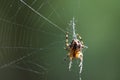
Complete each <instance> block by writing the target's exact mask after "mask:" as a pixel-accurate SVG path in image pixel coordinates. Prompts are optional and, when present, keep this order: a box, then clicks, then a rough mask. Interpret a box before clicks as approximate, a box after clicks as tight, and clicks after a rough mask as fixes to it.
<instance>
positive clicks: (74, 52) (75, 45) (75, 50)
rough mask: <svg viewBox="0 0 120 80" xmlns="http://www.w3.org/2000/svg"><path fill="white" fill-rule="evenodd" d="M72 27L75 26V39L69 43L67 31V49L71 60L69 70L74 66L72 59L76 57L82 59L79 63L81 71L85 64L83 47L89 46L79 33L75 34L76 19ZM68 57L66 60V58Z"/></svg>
mask: <svg viewBox="0 0 120 80" xmlns="http://www.w3.org/2000/svg"><path fill="white" fill-rule="evenodd" d="M72 27H73V40H72V41H71V43H70V44H69V42H68V32H67V33H66V42H65V44H66V48H65V49H66V50H67V51H68V54H67V56H66V58H67V57H69V59H70V62H69V71H70V69H71V66H72V60H73V59H74V58H76V59H80V63H79V67H80V73H81V72H82V66H83V64H82V63H83V53H82V49H83V48H87V46H85V45H84V43H83V41H82V38H81V36H80V35H79V34H75V23H74V19H73V21H72ZM66 58H65V59H64V60H66Z"/></svg>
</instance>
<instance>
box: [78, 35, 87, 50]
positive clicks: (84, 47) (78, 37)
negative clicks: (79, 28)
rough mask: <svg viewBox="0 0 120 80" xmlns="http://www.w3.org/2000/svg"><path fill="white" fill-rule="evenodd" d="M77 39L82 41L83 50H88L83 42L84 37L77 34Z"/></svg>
mask: <svg viewBox="0 0 120 80" xmlns="http://www.w3.org/2000/svg"><path fill="white" fill-rule="evenodd" d="M77 38H79V39H80V42H81V44H82V48H88V47H87V46H85V45H84V43H83V40H82V37H81V36H80V35H79V34H77Z"/></svg>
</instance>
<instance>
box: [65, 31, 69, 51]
mask: <svg viewBox="0 0 120 80" xmlns="http://www.w3.org/2000/svg"><path fill="white" fill-rule="evenodd" d="M65 45H66V50H69V42H68V32H66V41H65Z"/></svg>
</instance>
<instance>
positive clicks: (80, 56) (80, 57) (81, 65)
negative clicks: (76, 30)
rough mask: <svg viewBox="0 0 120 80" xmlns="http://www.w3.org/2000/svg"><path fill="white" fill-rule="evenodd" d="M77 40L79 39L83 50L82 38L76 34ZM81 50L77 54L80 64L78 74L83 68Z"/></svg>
mask: <svg viewBox="0 0 120 80" xmlns="http://www.w3.org/2000/svg"><path fill="white" fill-rule="evenodd" d="M77 38H79V39H80V43H81V47H82V48H84V47H85V46H84V43H83V40H82V37H81V36H80V35H79V34H77ZM82 48H81V49H80V51H79V52H78V54H79V59H80V64H79V67H80V72H79V73H81V72H82V67H83V53H82Z"/></svg>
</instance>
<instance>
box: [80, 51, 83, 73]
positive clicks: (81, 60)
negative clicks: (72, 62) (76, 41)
mask: <svg viewBox="0 0 120 80" xmlns="http://www.w3.org/2000/svg"><path fill="white" fill-rule="evenodd" d="M79 59H80V64H79V67H80V73H81V72H82V67H83V54H82V52H79Z"/></svg>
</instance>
